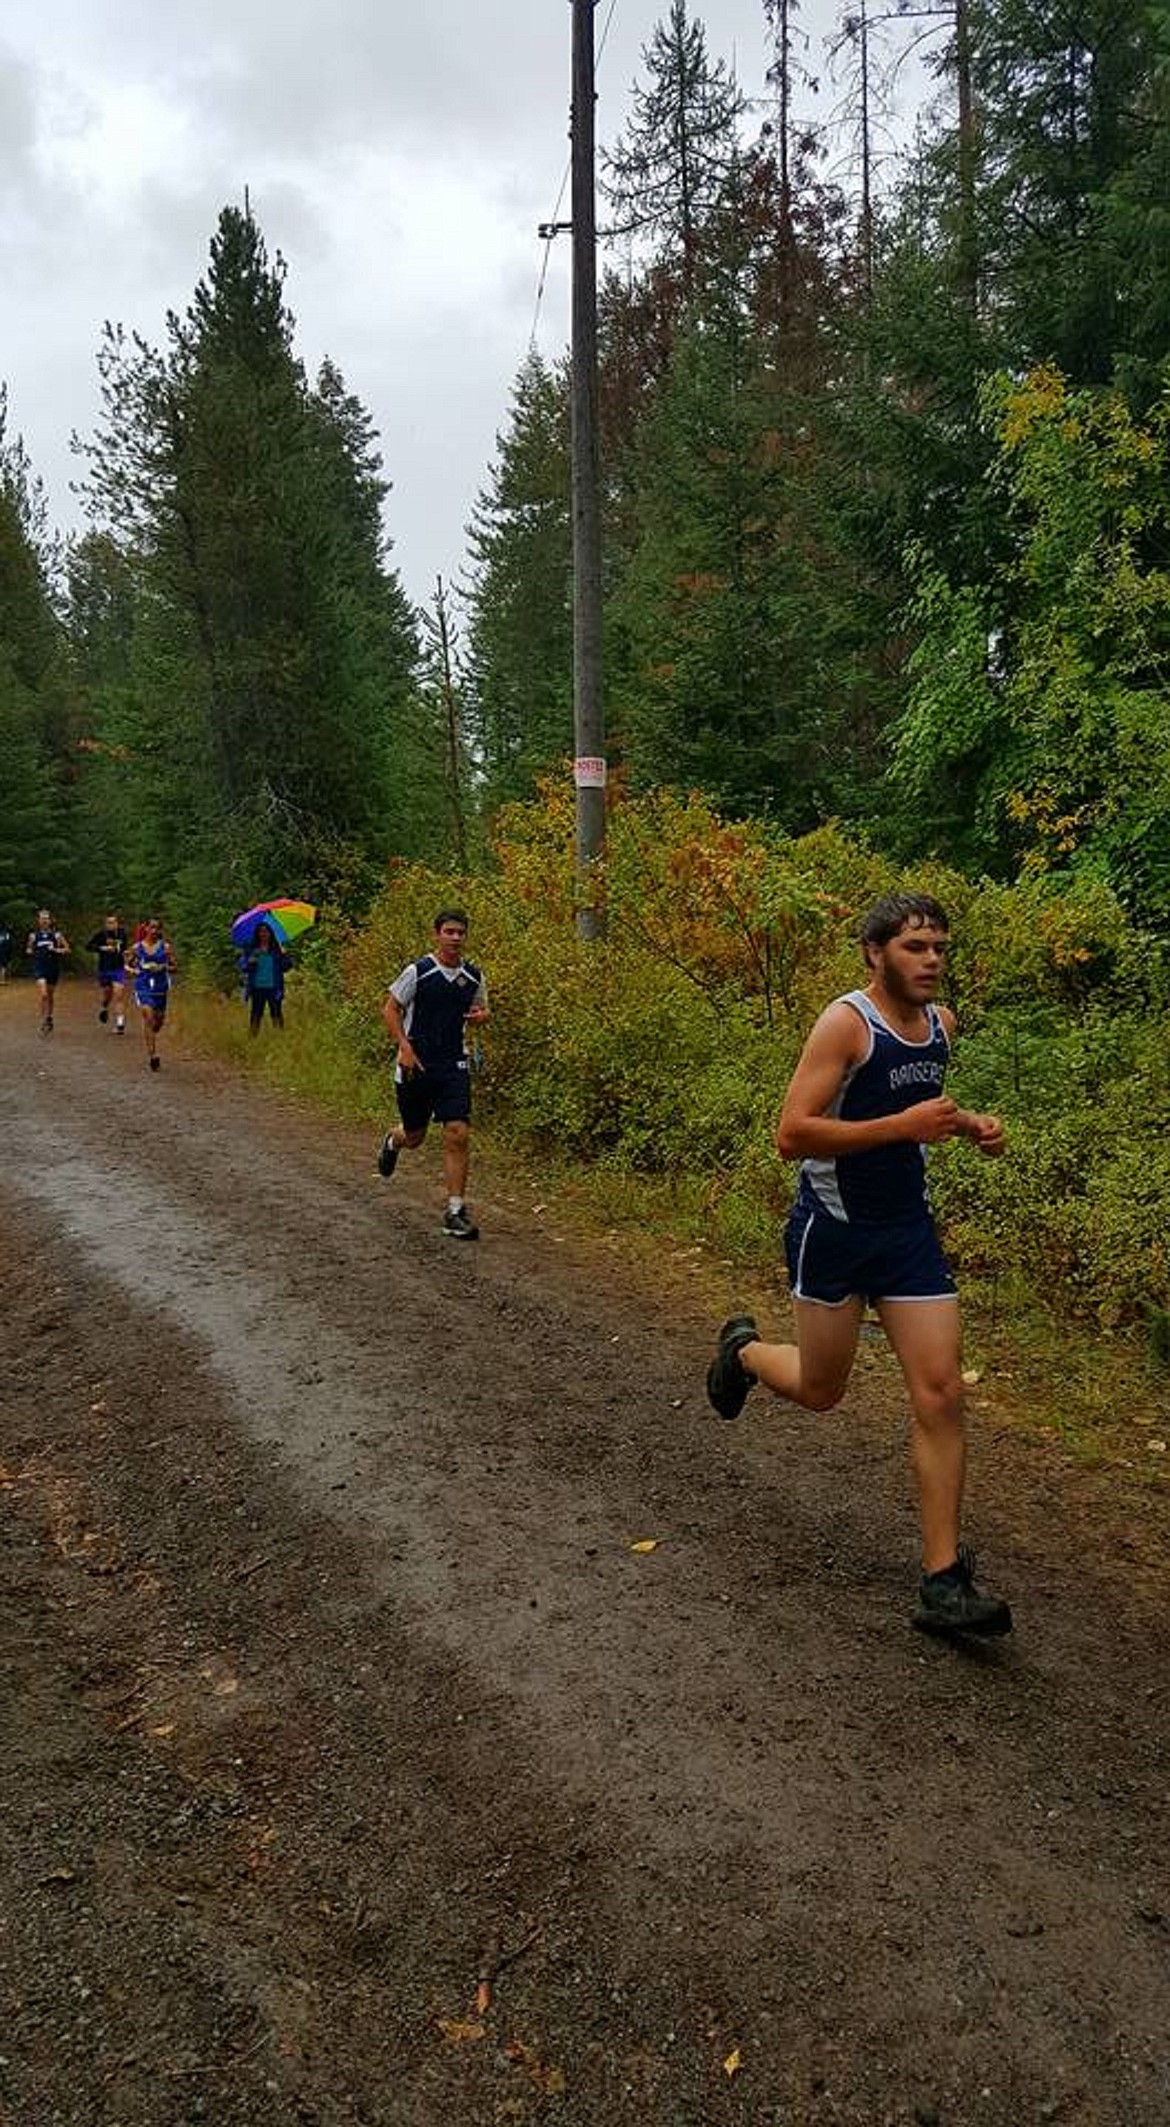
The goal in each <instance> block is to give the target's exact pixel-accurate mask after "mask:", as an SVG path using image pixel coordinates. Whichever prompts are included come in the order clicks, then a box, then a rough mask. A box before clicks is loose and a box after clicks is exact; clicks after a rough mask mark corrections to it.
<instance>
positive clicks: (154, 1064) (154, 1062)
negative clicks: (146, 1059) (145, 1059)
mask: <svg viewBox="0 0 1170 2127" xmlns="http://www.w3.org/2000/svg"><path fill="white" fill-rule="evenodd" d="M161 1065H162V1057H161V1056H152V1057H151V1059H150V1068H151V1070H152V1071H157V1070H159V1069H160V1068H161Z"/></svg>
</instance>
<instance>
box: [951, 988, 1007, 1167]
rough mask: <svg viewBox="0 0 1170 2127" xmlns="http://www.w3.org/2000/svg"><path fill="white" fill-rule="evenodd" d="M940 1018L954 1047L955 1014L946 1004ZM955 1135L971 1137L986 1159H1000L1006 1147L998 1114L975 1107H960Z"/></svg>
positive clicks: (971, 1140)
mask: <svg viewBox="0 0 1170 2127" xmlns="http://www.w3.org/2000/svg"><path fill="white" fill-rule="evenodd" d="M939 1018H940V1019H941V1020H942V1023H943V1026H944V1028H945V1029H946V1036H947V1040H948V1041H949V1042H950V1044H951V1046H952V1048H953V1047H954V1041H955V1015H954V1013H953V1012H952V1011H950V1010H949V1009H948V1008H947V1007H946V1006H944V1007H943V1008H942V1010H941V1011H940V1012H939ZM955 1135H956V1137H965V1138H969V1139H970V1142H971V1143H972V1144H973V1145H974V1147H975V1150H976V1151H977V1152H981V1153H982V1154H983V1156H984V1158H985V1159H998V1158H999V1155H1000V1153H1001V1152H1002V1151H1003V1149H1004V1143H1005V1137H1004V1127H1003V1124H1002V1123H1001V1121H1000V1119H999V1117H998V1115H981V1114H979V1113H978V1112H977V1111H976V1110H975V1109H972V1108H960V1109H959V1110H958V1112H957V1114H956V1117H955Z"/></svg>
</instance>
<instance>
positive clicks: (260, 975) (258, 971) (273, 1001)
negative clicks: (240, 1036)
mask: <svg viewBox="0 0 1170 2127" xmlns="http://www.w3.org/2000/svg"><path fill="white" fill-rule="evenodd" d="M291 965H292V962H291V960H290V959H289V956H288V954H287V953H286V952H285V950H284V947H283V946H282V945H281V943H280V940H279V939H278V938H277V937H276V934H275V932H274V931H273V929H272V925H271V924H270V923H258V924H257V925H256V935H255V937H254V938H253V940H252V943H251V945H250V946H249V947H248V949H247V951H246V953H244V955H243V973H244V996H245V998H246V1000H247V1003H248V1006H249V1010H250V1030H251V1032H252V1033H253V1034H258V1033H259V1032H260V1022H261V1020H262V1019H263V1017H264V1012H265V1007H267V1010H268V1014H269V1017H270V1018H271V1020H272V1024H273V1026H274V1027H283V1025H284V978H285V976H286V974H287V973H288V970H289V968H290V967H291Z"/></svg>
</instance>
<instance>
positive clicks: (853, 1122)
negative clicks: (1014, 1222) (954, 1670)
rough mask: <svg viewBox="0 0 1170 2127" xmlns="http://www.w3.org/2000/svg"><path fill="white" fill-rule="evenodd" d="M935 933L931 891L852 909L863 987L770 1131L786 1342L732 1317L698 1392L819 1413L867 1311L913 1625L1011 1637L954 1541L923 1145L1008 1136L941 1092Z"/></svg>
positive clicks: (956, 1395)
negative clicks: (783, 1247) (778, 1184)
mask: <svg viewBox="0 0 1170 2127" xmlns="http://www.w3.org/2000/svg"><path fill="white" fill-rule="evenodd" d="M949 928H950V927H949V924H948V921H947V917H946V913H945V911H944V910H943V909H942V908H941V907H940V905H939V903H938V902H937V901H935V900H933V899H932V898H931V897H930V896H929V895H928V894H888V895H886V896H885V898H884V899H883V900H881V901H878V902H877V903H875V905H874V907H873V908H871V909H870V911H869V914H868V915H867V916H866V918H865V921H864V923H863V925H862V929H861V945H862V950H863V952H864V954H865V960H866V966H867V968H868V970H869V981H868V982H867V984H866V986H865V988H864V989H861V990H850V991H849V993H848V995H847V996H845V997H839V998H837V1000H836V1002H835V1003H833V1004H831V1005H829V1007H828V1009H827V1010H826V1011H824V1012H822V1014H821V1016H820V1018H819V1019H818V1020H817V1023H816V1025H815V1026H814V1028H813V1030H812V1033H811V1034H810V1035H809V1038H808V1040H807V1042H806V1043H805V1047H804V1051H803V1054H802V1055H801V1058H800V1061H799V1063H798V1064H797V1066H796V1070H795V1072H794V1073H793V1077H792V1081H791V1083H790V1085H789V1088H788V1093H787V1096H786V1098H785V1101H784V1106H783V1108H782V1110H781V1114H780V1120H779V1123H778V1125H777V1129H776V1142H777V1145H778V1146H779V1149H780V1152H781V1154H782V1156H783V1157H784V1158H785V1159H801V1160H802V1161H803V1165H802V1167H801V1172H800V1186H799V1189H798V1191H797V1196H796V1201H795V1203H794V1205H793V1207H792V1212H791V1214H790V1217H789V1222H788V1234H787V1254H788V1273H789V1279H790V1283H791V1287H792V1308H793V1314H794V1316H795V1319H796V1343H795V1344H765V1343H764V1341H763V1339H762V1338H761V1336H760V1333H759V1330H758V1329H757V1327H756V1325H755V1322H754V1321H753V1320H752V1318H751V1316H750V1315H735V1316H733V1317H732V1319H731V1320H730V1321H729V1322H725V1323H724V1325H723V1327H722V1329H721V1330H720V1332H719V1341H718V1346H717V1349H716V1354H715V1358H714V1360H713V1361H712V1364H711V1367H710V1369H709V1372H708V1375H707V1393H708V1395H709V1397H710V1399H711V1402H712V1404H713V1405H714V1407H715V1409H716V1410H717V1411H718V1413H719V1415H720V1417H721V1418H737V1417H738V1416H739V1413H740V1411H741V1410H742V1409H743V1406H744V1403H745V1401H746V1399H747V1396H748V1394H749V1391H750V1390H751V1389H753V1388H754V1387H755V1385H756V1383H757V1382H762V1383H763V1385H764V1386H765V1387H766V1388H770V1389H771V1390H772V1391H773V1393H774V1394H775V1395H777V1396H783V1397H785V1398H786V1399H787V1400H788V1401H789V1402H790V1403H796V1404H800V1405H801V1406H802V1407H803V1408H804V1409H805V1410H809V1411H828V1410H832V1408H833V1406H834V1405H835V1404H837V1403H839V1402H840V1400H841V1397H842V1396H843V1395H844V1393H845V1388H846V1384H847V1383H848V1380H849V1375H850V1371H851V1369H852V1366H853V1361H854V1357H855V1355H856V1352H857V1339H858V1336H859V1333H860V1330H861V1321H862V1316H863V1315H864V1313H865V1309H866V1305H867V1304H868V1305H870V1306H871V1307H873V1308H874V1309H875V1311H876V1313H877V1315H878V1317H879V1319H880V1321H881V1325H882V1328H883V1329H884V1331H885V1333H886V1336H887V1338H888V1339H889V1342H890V1344H891V1345H892V1347H893V1350H894V1353H895V1355H896V1357H897V1359H898V1362H899V1364H900V1366H901V1368H902V1373H903V1376H904V1378H905V1382H906V1386H907V1389H908V1390H909V1393H910V1403H911V1409H912V1414H913V1422H912V1428H911V1436H910V1438H911V1454H912V1458H913V1464H914V1475H915V1479H916V1482H917V1488H918V1503H919V1512H920V1517H921V1524H922V1577H921V1580H920V1582H919V1597H918V1608H917V1611H916V1613H915V1616H914V1623H915V1624H916V1625H917V1626H918V1627H919V1629H920V1630H921V1631H924V1632H933V1633H939V1634H944V1635H950V1634H958V1633H978V1634H982V1635H994V1634H999V1633H1004V1632H1010V1631H1011V1626H1012V1614H1011V1611H1010V1610H1009V1608H1008V1606H1007V1604H1006V1603H1005V1602H1001V1601H1000V1600H999V1599H998V1598H997V1597H996V1596H991V1595H984V1594H982V1593H981V1592H980V1590H979V1589H978V1588H977V1587H976V1586H975V1580H974V1571H975V1561H974V1557H973V1556H972V1554H971V1552H970V1551H969V1550H968V1549H967V1547H966V1546H965V1545H962V1544H960V1542H959V1516H960V1509H961V1506H962V1499H963V1485H964V1477H965V1471H966V1440H965V1432H964V1420H963V1388H962V1375H961V1371H960V1356H959V1307H958V1297H957V1294H956V1291H955V1281H954V1278H953V1277H952V1275H951V1271H950V1267H949V1265H948V1263H947V1261H946V1258H945V1257H944V1255H943V1252H942V1249H941V1247H940V1245H939V1239H938V1235H937V1233H936V1231H935V1226H934V1220H933V1218H932V1216H931V1212H930V1206H929V1202H928V1199H927V1193H926V1154H925V1148H926V1146H927V1145H933V1144H938V1143H940V1142H941V1141H942V1140H943V1139H945V1138H949V1137H965V1138H967V1139H969V1141H970V1142H971V1143H972V1144H973V1145H974V1146H975V1148H976V1150H977V1151H978V1152H982V1153H983V1154H985V1155H986V1156H987V1157H988V1158H995V1157H996V1156H997V1155H998V1154H999V1153H1000V1152H1002V1150H1003V1141H1004V1140H1003V1126H1002V1124H1001V1123H1000V1122H999V1120H998V1118H997V1117H996V1116H994V1115H973V1114H970V1113H968V1112H967V1111H966V1110H965V1109H963V1108H958V1107H956V1105H955V1103H954V1101H953V1100H950V1099H948V1098H947V1096H946V1095H945V1094H944V1092H943V1077H944V1074H945V1071H946V1067H947V1063H948V1060H949V1057H950V1053H951V1040H952V1037H953V1034H954V1030H955V1021H954V1015H953V1013H951V1012H949V1011H947V1010H946V1009H945V1007H941V1006H938V1005H936V1004H935V1003H934V1001H933V1000H934V996H935V992H936V991H937V989H938V986H939V982H940V980H941V978H942V973H943V968H944V965H945V961H946V952H947V944H948V933H949Z"/></svg>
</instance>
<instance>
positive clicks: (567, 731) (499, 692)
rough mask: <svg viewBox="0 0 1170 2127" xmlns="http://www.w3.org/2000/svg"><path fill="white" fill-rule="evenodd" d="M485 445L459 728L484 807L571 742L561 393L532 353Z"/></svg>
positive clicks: (562, 385) (564, 406) (524, 786)
mask: <svg viewBox="0 0 1170 2127" xmlns="http://www.w3.org/2000/svg"><path fill="white" fill-rule="evenodd" d="M497 448H498V456H497V459H496V463H495V464H494V466H493V467H492V470H491V475H490V482H489V485H488V487H487V488H486V489H485V490H484V492H483V493H482V494H481V495H480V497H479V499H478V501H477V503H476V507H475V513H474V516H473V518H472V522H471V527H470V533H469V537H470V545H471V552H472V576H471V584H470V589H469V593H468V615H469V617H468V628H467V669H468V693H467V709H468V724H469V733H470V736H471V737H472V738H473V740H474V743H475V746H476V750H477V753H478V756H479V759H480V762H481V764H482V772H483V780H484V798H485V802H486V803H487V804H488V805H489V806H491V805H495V804H497V803H499V802H500V801H501V800H502V799H504V798H512V797H527V796H530V795H531V793H532V791H533V789H534V787H535V783H536V780H537V778H538V777H539V776H540V775H542V774H544V773H545V772H546V770H548V769H549V768H551V767H552V766H553V765H554V764H555V763H556V762H557V761H559V760H561V759H562V758H563V757H564V756H565V755H567V754H568V753H570V752H571V751H572V743H573V662H572V660H573V604H572V532H571V521H570V514H569V416H568V395H567V384H566V379H565V377H564V374H563V373H562V372H559V371H552V370H549V369H548V368H546V366H545V364H544V363H543V362H542V361H541V359H540V357H539V356H538V355H536V354H532V355H530V356H529V358H528V360H527V361H526V362H525V364H524V366H523V368H522V369H521V371H520V374H519V376H518V378H517V381H516V386H515V390H514V393H513V399H512V408H511V419H510V422H509V426H508V428H507V429H506V430H505V431H504V432H503V433H502V434H501V435H500V436H499V437H498V438H497Z"/></svg>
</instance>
